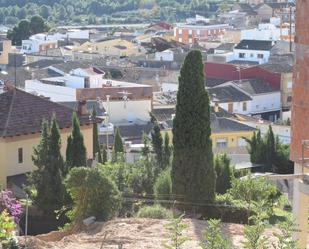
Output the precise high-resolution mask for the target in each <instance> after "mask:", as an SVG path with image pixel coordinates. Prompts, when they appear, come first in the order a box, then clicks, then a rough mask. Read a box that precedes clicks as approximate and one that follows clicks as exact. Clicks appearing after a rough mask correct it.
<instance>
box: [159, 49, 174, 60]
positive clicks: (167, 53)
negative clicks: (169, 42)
mask: <svg viewBox="0 0 309 249" xmlns="http://www.w3.org/2000/svg"><path fill="white" fill-rule="evenodd" d="M155 60H156V61H174V51H173V50H171V49H166V50H164V51H162V52H156V53H155Z"/></svg>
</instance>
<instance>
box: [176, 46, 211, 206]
mask: <svg viewBox="0 0 309 249" xmlns="http://www.w3.org/2000/svg"><path fill="white" fill-rule="evenodd" d="M210 135H211V129H210V106H209V97H208V94H207V92H206V90H205V86H204V64H203V60H202V55H201V52H200V51H197V50H193V51H191V52H189V54H188V55H187V56H186V58H185V61H184V64H183V66H182V68H181V71H180V77H179V90H178V93H177V105H176V116H175V119H174V122H173V149H174V153H173V155H174V158H173V165H172V182H173V194H174V195H176V196H183V198H181V199H184V200H185V201H187V202H195V203H208V202H212V201H213V200H214V198H215V170H214V165H213V153H212V144H211V139H210Z"/></svg>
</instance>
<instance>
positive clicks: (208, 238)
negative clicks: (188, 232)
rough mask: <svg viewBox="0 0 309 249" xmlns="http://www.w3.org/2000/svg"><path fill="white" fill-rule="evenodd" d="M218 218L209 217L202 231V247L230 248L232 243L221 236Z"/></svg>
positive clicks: (208, 248)
mask: <svg viewBox="0 0 309 249" xmlns="http://www.w3.org/2000/svg"><path fill="white" fill-rule="evenodd" d="M220 226H221V222H220V220H214V219H211V220H209V221H208V227H207V228H206V229H205V230H204V231H203V242H202V243H201V247H202V248H203V249H232V248H233V246H232V243H231V241H229V240H228V239H227V238H225V237H224V236H223V233H222V231H221V228H220Z"/></svg>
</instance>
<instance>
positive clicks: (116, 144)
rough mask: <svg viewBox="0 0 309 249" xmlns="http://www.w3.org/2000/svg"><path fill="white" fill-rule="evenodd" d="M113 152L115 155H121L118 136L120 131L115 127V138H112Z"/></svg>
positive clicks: (120, 140) (121, 147)
mask: <svg viewBox="0 0 309 249" xmlns="http://www.w3.org/2000/svg"><path fill="white" fill-rule="evenodd" d="M114 152H115V153H119V152H120V153H122V152H123V143H122V138H121V134H120V130H119V128H118V127H117V128H116V131H115V138H114Z"/></svg>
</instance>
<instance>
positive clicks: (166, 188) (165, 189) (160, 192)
mask: <svg viewBox="0 0 309 249" xmlns="http://www.w3.org/2000/svg"><path fill="white" fill-rule="evenodd" d="M153 192H154V194H155V197H156V199H157V200H162V199H163V200H169V199H170V198H171V194H172V179H171V169H170V168H167V169H166V170H164V171H162V172H161V174H160V175H159V176H158V177H157V179H156V181H155V184H154V189H153Z"/></svg>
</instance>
